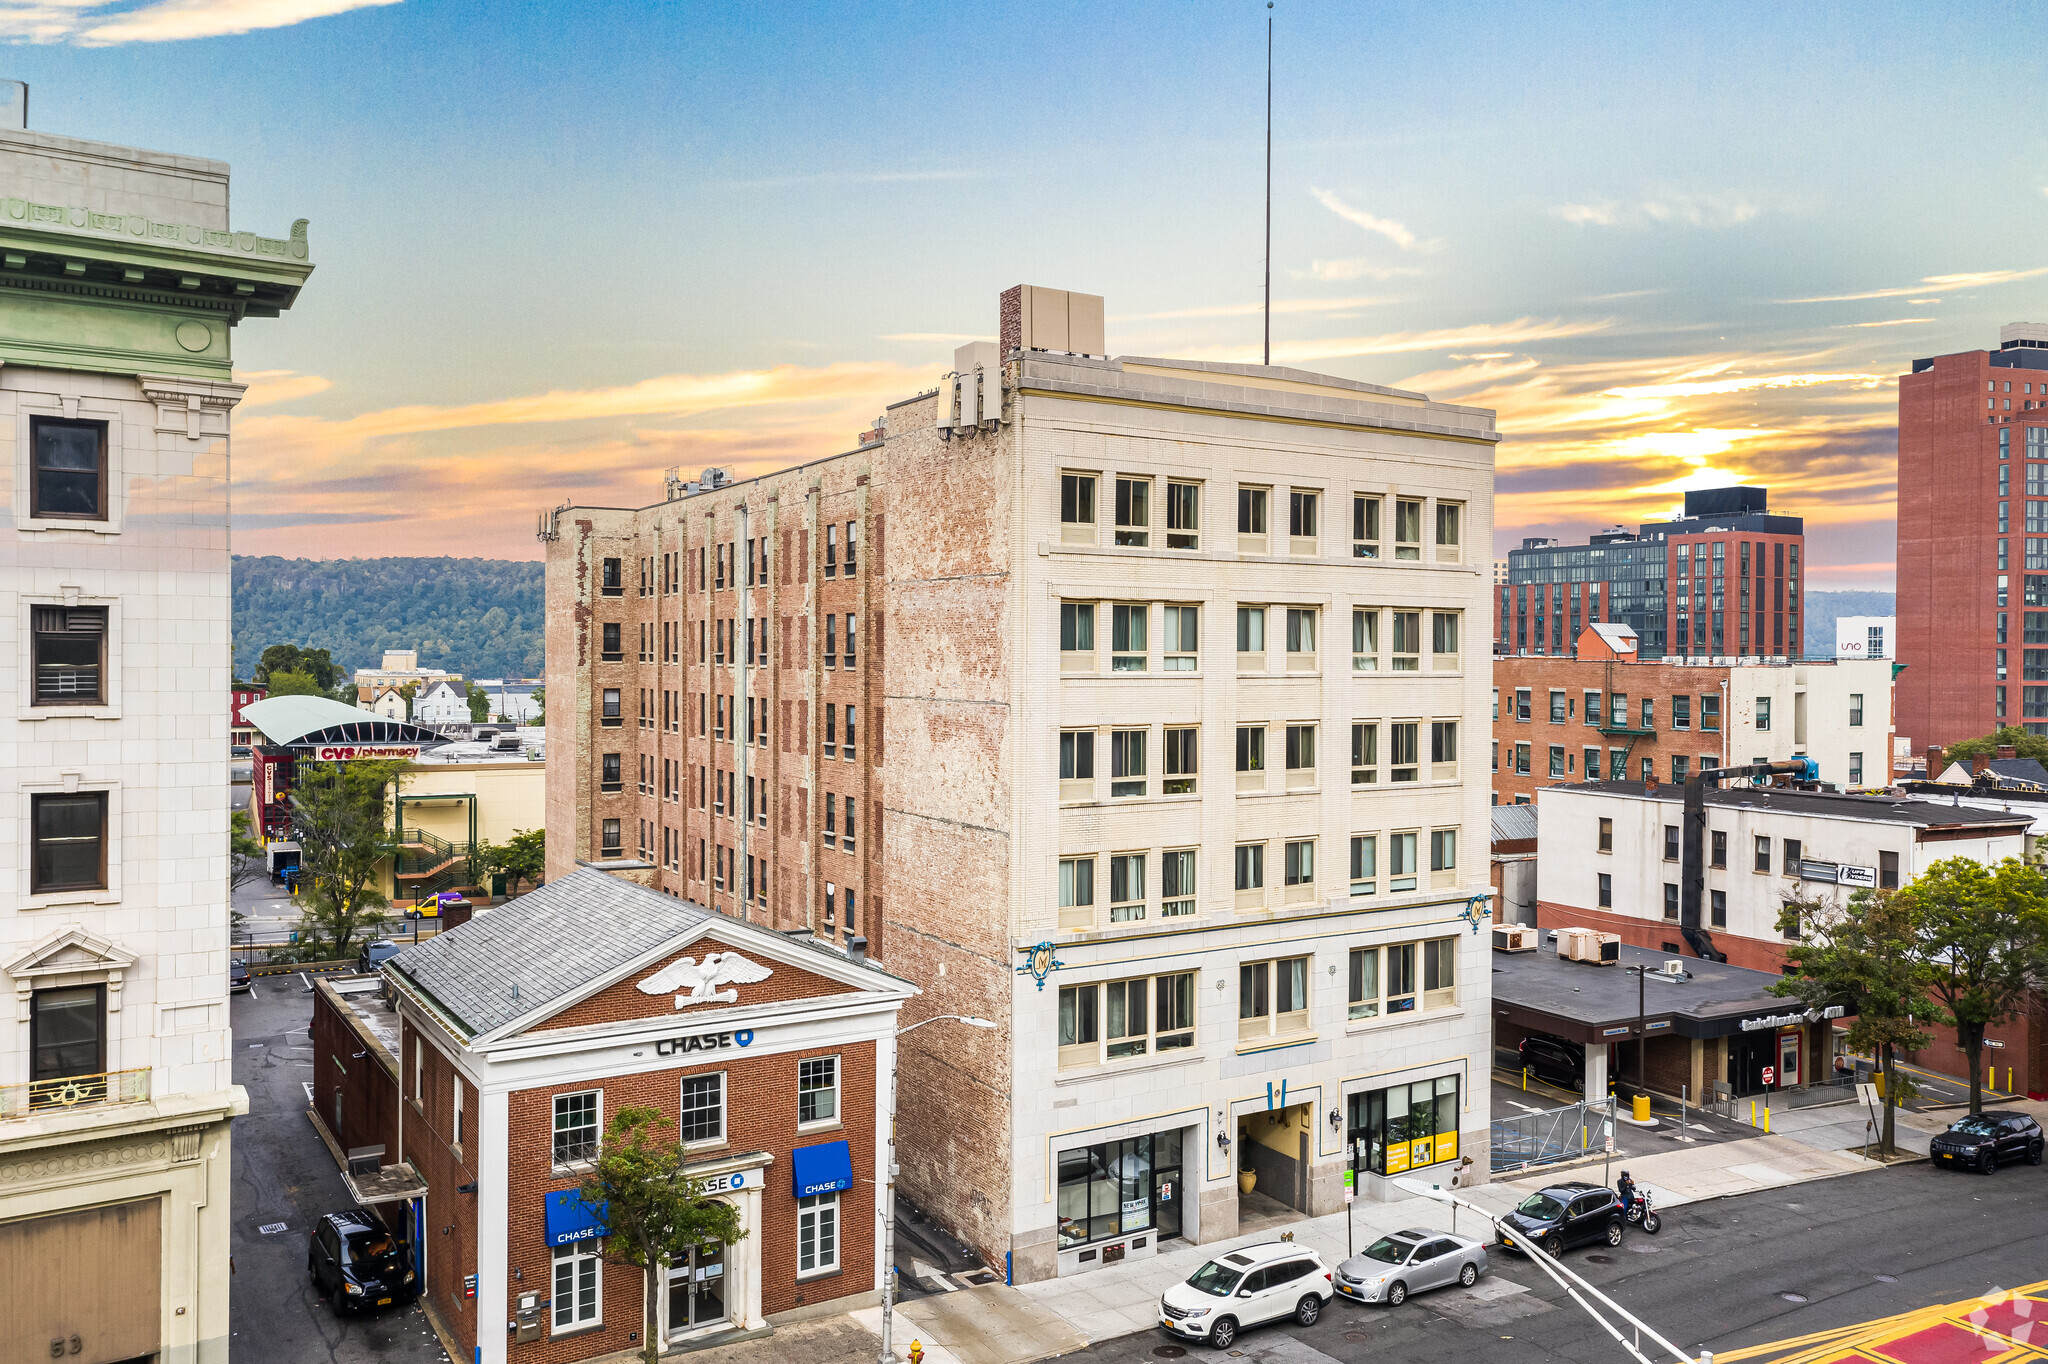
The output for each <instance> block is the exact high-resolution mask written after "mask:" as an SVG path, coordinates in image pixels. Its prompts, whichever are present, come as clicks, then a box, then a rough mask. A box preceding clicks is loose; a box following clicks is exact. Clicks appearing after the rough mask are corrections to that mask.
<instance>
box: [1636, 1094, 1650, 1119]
mask: <svg viewBox="0 0 2048 1364" xmlns="http://www.w3.org/2000/svg"><path fill="white" fill-rule="evenodd" d="M1635 1119H1636V1121H1637V1122H1648V1121H1649V1120H1650V1096H1649V1095H1647V1094H1638V1095H1636V1097H1635Z"/></svg>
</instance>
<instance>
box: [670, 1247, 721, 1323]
mask: <svg viewBox="0 0 2048 1364" xmlns="http://www.w3.org/2000/svg"><path fill="white" fill-rule="evenodd" d="M726 1320H727V1316H726V1310H725V1246H724V1244H723V1243H717V1244H713V1245H709V1246H699V1247H697V1249H695V1250H693V1251H691V1252H690V1254H689V1256H688V1258H687V1259H685V1260H683V1261H681V1262H679V1263H677V1264H674V1265H671V1266H670V1267H669V1271H668V1333H669V1335H671V1336H677V1335H681V1334H683V1333H684V1332H686V1331H694V1330H696V1329H697V1328H699V1327H702V1326H712V1325H716V1324H719V1323H721V1322H724V1321H726Z"/></svg>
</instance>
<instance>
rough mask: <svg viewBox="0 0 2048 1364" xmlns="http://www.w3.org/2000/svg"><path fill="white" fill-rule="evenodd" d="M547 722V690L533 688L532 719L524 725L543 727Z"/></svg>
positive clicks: (544, 688)
mask: <svg viewBox="0 0 2048 1364" xmlns="http://www.w3.org/2000/svg"><path fill="white" fill-rule="evenodd" d="M547 722H548V689H547V688H546V687H535V688H534V689H533V718H532V719H531V720H528V721H527V722H526V723H527V724H529V725H545V724H546V723H547Z"/></svg>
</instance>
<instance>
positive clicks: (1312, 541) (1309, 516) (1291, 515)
mask: <svg viewBox="0 0 2048 1364" xmlns="http://www.w3.org/2000/svg"><path fill="white" fill-rule="evenodd" d="M1320 501H1321V495H1320V494H1318V493H1311V492H1303V491H1301V490H1300V489H1296V490H1294V491H1293V492H1290V493H1288V494H1287V549H1288V553H1290V554H1314V553H1315V552H1316V549H1317V539H1316V537H1317V535H1318V533H1319V532H1318V530H1317V526H1316V508H1317V504H1318V503H1319V502H1320Z"/></svg>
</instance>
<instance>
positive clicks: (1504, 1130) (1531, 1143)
mask: <svg viewBox="0 0 2048 1364" xmlns="http://www.w3.org/2000/svg"><path fill="white" fill-rule="evenodd" d="M1613 1106H1614V1100H1613V1099H1611V1098H1610V1099H1608V1100H1607V1101H1606V1102H1605V1103H1587V1102H1585V1101H1583V1100H1581V1101H1580V1102H1578V1103H1575V1104H1566V1105H1565V1106H1564V1107H1562V1108H1552V1109H1547V1110H1545V1111H1543V1112H1540V1113H1523V1114H1519V1115H1517V1116H1515V1117H1512V1118H1495V1119H1494V1120H1493V1134H1492V1135H1493V1140H1492V1143H1491V1146H1492V1169H1493V1173H1495V1174H1502V1173H1505V1172H1507V1171H1510V1170H1524V1169H1530V1168H1533V1167H1535V1166H1541V1165H1552V1164H1555V1163H1557V1162H1558V1161H1563V1160H1577V1159H1579V1158H1580V1157H1581V1156H1589V1155H1593V1154H1595V1153H1596V1152H1599V1151H1603V1150H1605V1149H1606V1147H1607V1131H1608V1125H1609V1124H1610V1123H1612V1122H1613V1121H1614V1111H1613Z"/></svg>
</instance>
